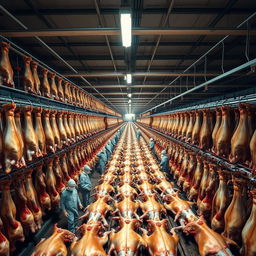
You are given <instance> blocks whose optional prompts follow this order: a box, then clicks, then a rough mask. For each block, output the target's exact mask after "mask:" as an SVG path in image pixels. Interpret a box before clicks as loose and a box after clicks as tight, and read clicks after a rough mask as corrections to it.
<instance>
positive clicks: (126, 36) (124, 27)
mask: <svg viewBox="0 0 256 256" xmlns="http://www.w3.org/2000/svg"><path fill="white" fill-rule="evenodd" d="M121 33H122V41H123V46H124V47H130V46H131V43H132V19H131V14H130V13H121Z"/></svg>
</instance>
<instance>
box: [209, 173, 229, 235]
mask: <svg viewBox="0 0 256 256" xmlns="http://www.w3.org/2000/svg"><path fill="white" fill-rule="evenodd" d="M218 174H219V187H218V189H217V191H216V193H215V195H214V198H213V201H212V218H211V228H212V229H213V230H214V231H216V232H219V233H220V232H222V231H223V230H224V227H225V221H224V214H225V212H226V209H227V207H228V205H229V201H230V200H229V193H228V186H227V179H228V178H227V174H225V173H224V172H223V171H222V170H221V169H220V170H219V171H218Z"/></svg>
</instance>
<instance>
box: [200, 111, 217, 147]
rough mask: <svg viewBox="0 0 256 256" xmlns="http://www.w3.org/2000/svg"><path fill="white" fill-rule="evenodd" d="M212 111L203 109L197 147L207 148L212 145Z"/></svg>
mask: <svg viewBox="0 0 256 256" xmlns="http://www.w3.org/2000/svg"><path fill="white" fill-rule="evenodd" d="M213 125H214V123H213V113H212V112H211V111H210V110H209V109H204V110H203V123H202V126H201V129H200V133H199V147H200V148H201V149H206V150H209V149H210V148H211V147H212V137H211V135H212V131H213Z"/></svg>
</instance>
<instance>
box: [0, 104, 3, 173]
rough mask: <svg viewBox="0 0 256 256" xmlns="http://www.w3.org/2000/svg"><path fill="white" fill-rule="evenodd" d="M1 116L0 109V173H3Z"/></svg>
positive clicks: (0, 111)
mask: <svg viewBox="0 0 256 256" xmlns="http://www.w3.org/2000/svg"><path fill="white" fill-rule="evenodd" d="M3 131H4V127H3V115H2V110H1V109H0V172H2V171H3V160H4V147H3V146H4V145H3Z"/></svg>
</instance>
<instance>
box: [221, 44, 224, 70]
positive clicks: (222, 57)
mask: <svg viewBox="0 0 256 256" xmlns="http://www.w3.org/2000/svg"><path fill="white" fill-rule="evenodd" d="M224 57H225V44H224V41H223V42H222V56H221V70H222V73H225V70H224Z"/></svg>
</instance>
